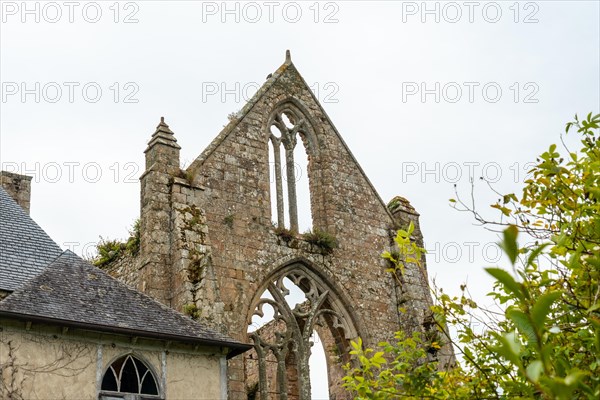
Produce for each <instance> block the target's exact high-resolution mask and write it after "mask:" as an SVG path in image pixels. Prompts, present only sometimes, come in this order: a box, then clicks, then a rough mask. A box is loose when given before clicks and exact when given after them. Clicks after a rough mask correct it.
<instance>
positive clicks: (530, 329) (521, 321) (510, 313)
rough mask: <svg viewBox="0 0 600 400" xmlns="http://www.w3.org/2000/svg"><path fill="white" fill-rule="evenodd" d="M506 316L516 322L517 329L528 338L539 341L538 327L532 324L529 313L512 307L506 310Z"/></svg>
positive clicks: (534, 341) (531, 340)
mask: <svg viewBox="0 0 600 400" xmlns="http://www.w3.org/2000/svg"><path fill="white" fill-rule="evenodd" d="M506 316H507V317H508V318H510V319H511V320H512V321H513V322H514V323H515V325H516V326H517V329H519V331H520V332H521V333H522V334H523V335H525V336H526V337H527V340H529V341H530V342H532V343H537V336H536V329H535V328H534V326H533V325H532V324H531V321H530V320H529V317H528V316H527V314H525V313H524V312H523V311H521V310H519V309H518V308H511V309H509V310H507V311H506Z"/></svg>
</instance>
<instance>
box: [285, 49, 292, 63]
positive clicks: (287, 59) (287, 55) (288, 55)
mask: <svg viewBox="0 0 600 400" xmlns="http://www.w3.org/2000/svg"><path fill="white" fill-rule="evenodd" d="M285 63H286V64H291V63H292V53H290V51H289V50H286V51H285Z"/></svg>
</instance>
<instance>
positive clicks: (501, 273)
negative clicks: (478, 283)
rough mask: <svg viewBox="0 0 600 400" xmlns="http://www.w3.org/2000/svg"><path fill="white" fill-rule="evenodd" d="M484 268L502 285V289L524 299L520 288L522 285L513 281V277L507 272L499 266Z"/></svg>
mask: <svg viewBox="0 0 600 400" xmlns="http://www.w3.org/2000/svg"><path fill="white" fill-rule="evenodd" d="M485 270H486V271H487V273H488V274H490V275H492V276H493V277H494V278H496V279H497V280H498V282H500V283H501V284H502V285H503V286H504V289H505V290H506V292H507V293H513V294H514V295H515V296H517V297H518V298H519V299H521V300H524V299H525V296H524V295H523V291H522V289H521V287H522V285H521V284H520V283H518V282H517V281H515V279H514V278H513V277H512V276H511V275H510V274H509V273H508V272H506V271H505V270H503V269H500V268H486V269H485Z"/></svg>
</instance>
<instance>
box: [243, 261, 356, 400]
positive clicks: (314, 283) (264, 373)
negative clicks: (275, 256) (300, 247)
mask: <svg viewBox="0 0 600 400" xmlns="http://www.w3.org/2000/svg"><path fill="white" fill-rule="evenodd" d="M292 285H293V286H295V287H297V288H299V289H300V290H301V291H302V293H303V294H304V299H303V300H302V301H300V302H296V303H295V304H294V303H293V302H291V301H290V300H289V299H288V298H287V297H288V296H289V295H290V293H291V291H290V289H291V288H292ZM296 301H297V300H296ZM267 309H268V311H267ZM266 312H269V313H270V314H271V315H270V316H272V318H271V320H270V321H269V322H268V323H266V324H264V325H263V326H261V327H260V328H258V329H255V330H251V331H250V332H249V337H250V339H252V341H253V342H254V350H253V351H252V352H250V353H249V354H248V355H247V356H246V369H247V377H249V378H250V385H251V386H252V392H253V395H252V396H249V397H254V398H256V399H261V400H267V399H272V398H277V399H290V400H295V399H298V400H309V399H310V398H311V382H310V367H309V358H310V355H311V347H312V345H313V333H314V332H315V331H316V332H318V334H319V337H321V338H322V340H324V343H323V344H324V348H325V349H326V351H325V353H326V357H329V359H328V362H327V364H328V365H327V370H328V375H331V374H334V375H335V376H336V378H338V377H339V375H340V371H341V365H342V364H343V363H344V362H346V361H347V360H345V359H344V356H343V355H345V354H347V347H348V343H349V340H351V339H355V338H356V337H358V332H357V329H356V324H355V322H354V320H353V318H352V315H351V312H350V311H349V308H348V307H347V306H346V305H345V303H344V302H343V300H342V299H341V298H340V296H339V294H338V292H337V291H336V290H335V289H334V288H333V285H331V284H329V283H328V282H327V281H326V280H325V279H323V278H322V276H321V275H320V274H318V273H316V272H315V271H314V270H313V269H312V268H311V267H309V266H308V265H307V264H306V263H302V262H295V263H293V264H290V265H288V266H285V267H283V268H281V269H279V270H277V271H276V272H275V273H274V274H273V275H271V277H270V278H268V279H267V280H266V281H265V284H264V285H263V286H262V287H261V289H260V290H259V291H258V292H257V296H256V297H255V299H254V301H253V302H252V308H251V316H250V320H249V323H251V322H252V319H251V318H252V316H259V317H264V316H265V314H266ZM334 354H336V355H338V357H339V360H338V361H339V362H337V363H333V362H331V361H330V358H331V357H332V355H334ZM337 369H339V370H340V371H337Z"/></svg>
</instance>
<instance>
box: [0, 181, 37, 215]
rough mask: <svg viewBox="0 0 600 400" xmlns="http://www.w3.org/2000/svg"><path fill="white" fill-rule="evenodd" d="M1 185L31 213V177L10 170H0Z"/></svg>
mask: <svg viewBox="0 0 600 400" xmlns="http://www.w3.org/2000/svg"><path fill="white" fill-rule="evenodd" d="M0 185H1V186H2V188H3V189H4V190H6V192H7V193H8V194H9V195H10V197H12V198H13V199H14V200H15V201H16V202H17V204H18V205H20V206H21V208H23V210H25V212H26V213H27V214H29V209H30V203H31V177H30V176H26V175H19V174H15V173H13V172H8V171H0Z"/></svg>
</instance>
